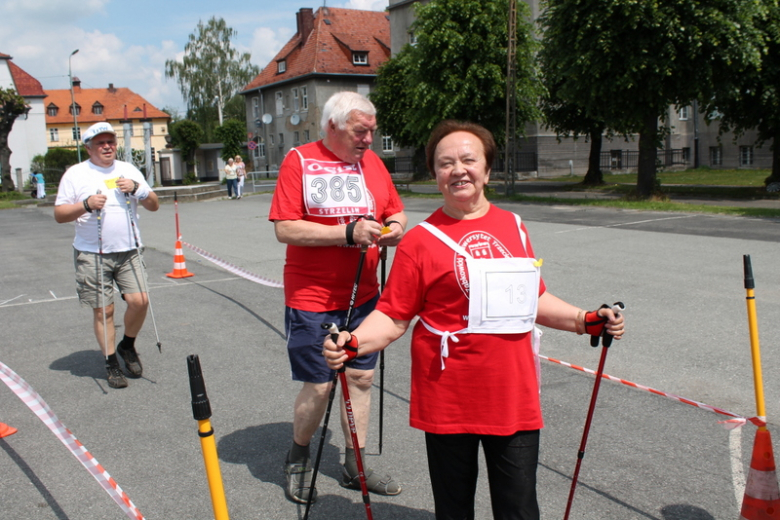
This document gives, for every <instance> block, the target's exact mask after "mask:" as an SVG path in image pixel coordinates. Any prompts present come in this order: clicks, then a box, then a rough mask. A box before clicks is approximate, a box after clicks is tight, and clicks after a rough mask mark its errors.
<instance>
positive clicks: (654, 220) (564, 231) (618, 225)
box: [555, 215, 697, 233]
mask: <svg viewBox="0 0 780 520" xmlns="http://www.w3.org/2000/svg"><path fill="white" fill-rule="evenodd" d="M695 216H697V215H681V216H675V217H664V218H651V219H647V220H637V221H635V222H622V223H620V224H609V225H607V226H588V227H582V228H575V229H565V230H563V231H556V232H555V233H571V232H573V231H583V230H586V229H599V228H612V227H620V226H633V225H636V224H646V223H648V222H661V221H663V220H676V219H681V218H691V217H695Z"/></svg>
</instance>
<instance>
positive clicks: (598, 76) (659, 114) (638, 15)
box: [540, 0, 763, 196]
mask: <svg viewBox="0 0 780 520" xmlns="http://www.w3.org/2000/svg"><path fill="white" fill-rule="evenodd" d="M762 9H763V7H762V5H761V2H759V1H750V2H746V1H744V0H654V1H645V0H640V1H638V0H548V4H547V10H546V12H545V14H544V16H543V17H542V18H541V20H540V22H541V25H542V27H543V29H544V49H543V51H542V53H543V54H545V56H543V58H542V59H543V61H544V62H545V64H546V67H549V68H550V70H549V71H546V72H545V73H546V74H549V75H550V76H551V77H553V78H557V79H559V80H560V82H559V83H558V84H557V85H556V86H557V92H556V95H557V96H558V97H559V98H560V99H561V100H562V101H564V102H571V103H575V104H576V105H577V106H579V107H580V108H581V109H582V112H583V115H585V116H587V117H589V118H591V119H594V120H597V121H603V122H604V123H605V124H606V125H607V127H609V128H613V129H615V130H616V131H617V132H620V133H625V134H632V133H639V134H640V140H639V149H640V150H639V153H640V156H639V168H638V170H639V171H638V180H637V191H638V192H639V194H640V195H643V196H649V195H650V194H651V193H652V191H653V190H654V188H655V168H656V166H655V158H656V150H657V147H658V146H659V145H660V144H661V137H662V135H663V134H662V132H661V131H659V129H658V120H659V119H661V120H663V119H664V118H665V116H666V113H667V109H668V107H669V105H685V104H688V103H690V102H691V100H693V99H709V98H711V97H712V96H713V94H714V92H715V88H716V87H715V85H716V82H718V83H721V84H722V85H727V84H729V83H732V82H733V81H734V80H735V79H736V78H738V77H739V76H740V74H742V72H743V71H744V70H745V67H747V66H748V65H749V64H751V63H757V62H758V60H759V58H760V41H761V36H760V32H759V31H758V30H757V29H756V27H755V26H754V22H755V20H756V17H757V15H758V14H759V13H760V12H761V10H762ZM732 84H733V83H732Z"/></svg>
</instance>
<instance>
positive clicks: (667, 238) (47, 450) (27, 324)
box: [0, 194, 780, 520]
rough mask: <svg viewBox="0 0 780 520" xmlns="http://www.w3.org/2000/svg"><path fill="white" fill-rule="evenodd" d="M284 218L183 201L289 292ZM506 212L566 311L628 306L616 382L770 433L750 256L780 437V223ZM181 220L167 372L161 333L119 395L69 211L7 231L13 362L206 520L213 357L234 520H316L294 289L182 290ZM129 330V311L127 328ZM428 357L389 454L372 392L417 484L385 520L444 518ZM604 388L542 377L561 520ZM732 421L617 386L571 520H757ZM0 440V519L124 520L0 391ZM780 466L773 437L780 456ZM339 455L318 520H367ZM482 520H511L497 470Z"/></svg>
mask: <svg viewBox="0 0 780 520" xmlns="http://www.w3.org/2000/svg"><path fill="white" fill-rule="evenodd" d="M270 200H271V196H270V195H269V194H254V195H251V196H247V197H244V198H243V199H242V200H226V199H222V200H213V201H205V202H197V203H186V204H185V203H180V204H179V205H178V213H179V223H180V231H181V235H182V238H183V240H184V241H185V242H188V243H190V244H192V245H194V246H197V247H199V248H201V249H203V250H205V251H208V252H209V253H211V254H212V255H213V256H215V257H218V258H220V259H222V260H224V261H226V262H229V263H230V264H232V265H235V266H238V267H241V268H243V269H246V270H247V271H249V272H252V273H254V274H257V275H259V276H261V277H264V278H267V279H272V280H279V281H281V280H282V269H283V264H284V247H283V246H282V245H281V244H279V243H278V242H277V241H276V240H275V237H274V233H273V226H272V225H271V224H270V223H269V222H268V220H267V217H268V208H269V205H270ZM405 204H406V205H407V213H408V215H409V218H410V222H411V223H417V222H419V221H421V220H422V219H424V218H425V217H426V216H427V215H428V214H430V213H431V212H432V211H433V210H434V209H435V208H437V207H438V206H439V205H440V201H438V200H435V199H426V200H423V199H413V198H407V199H405ZM500 205H501V206H502V207H506V208H507V209H512V210H513V211H516V212H517V213H518V214H520V215H521V217H522V218H523V220H524V222H525V223H526V225H527V226H528V229H529V233H530V237H531V240H532V242H533V245H534V248H535V250H536V253H537V255H538V256H540V257H542V258H543V259H544V266H543V268H542V275H543V276H544V278H545V281H546V283H547V286H548V289H549V290H550V291H551V292H552V293H553V294H555V295H557V296H559V297H562V298H563V299H565V300H567V301H570V302H572V303H574V304H576V305H579V306H581V307H584V308H589V309H590V308H595V307H597V306H599V305H600V304H601V303H612V302H613V301H616V300H621V301H623V302H625V303H626V306H627V311H626V317H627V333H626V337H625V338H624V339H623V340H622V341H620V342H616V343H615V345H614V346H613V347H612V348H611V349H610V351H609V355H608V358H607V361H606V370H605V371H606V373H608V374H610V375H612V376H614V377H617V378H622V379H624V380H625V381H628V382H633V383H637V384H639V385H644V386H647V387H651V388H654V389H657V390H660V391H662V392H665V393H668V394H675V395H677V396H681V397H684V398H686V399H690V400H694V401H697V402H700V403H703V404H705V405H709V406H712V407H718V408H722V409H725V410H728V411H729V412H732V413H734V414H737V415H740V416H744V417H752V416H754V415H756V403H755V395H754V386H753V376H752V374H753V371H752V364H751V354H750V340H749V334H748V323H747V316H746V310H745V308H746V306H745V289H744V284H743V270H742V269H743V264H742V262H743V255H746V254H748V255H750V257H751V260H752V265H753V271H754V275H755V280H756V302H757V310H758V325H759V331H760V337H761V339H762V341H763V342H762V344H761V358H762V362H763V376H764V393H765V399H766V408H767V416H768V418H769V429H770V431H771V432H773V433H775V434H776V435H775V437H777V436H778V435H780V433H777V430H778V429H777V425H778V424H780V423H778V421H777V419H776V418H777V417H780V382H778V377H777V374H778V373H779V372H778V370H780V350H779V349H778V345H777V338H778V337H780V330H778V329H780V319H778V318H780V270H778V269H777V262H778V253H779V252H780V248H778V241H779V239H778V236H779V235H778V230H779V229H780V221H778V220H777V219H756V218H741V217H739V218H738V217H728V216H718V215H701V214H692V213H691V214H687V213H657V212H638V211H626V210H615V209H602V208H582V207H575V206H562V205H548V204H528V203H524V204H500ZM174 211H175V206H174V205H172V204H166V205H163V206H162V207H161V208H160V210H159V211H158V212H156V213H148V212H142V215H141V218H140V219H139V226H140V228H141V230H142V234H143V240H144V242H145V244H146V246H147V249H146V252H145V253H144V259H145V261H146V264H147V269H148V273H149V278H150V285H151V299H152V308H153V311H154V318H155V319H154V322H155V323H156V325H157V330H158V333H159V336H160V340H161V343H162V353H158V352H157V348H156V346H155V344H156V341H157V339H156V335H155V330H154V327H153V320H152V319H151V316H149V317H148V318H147V320H146V324H145V326H144V329H143V331H142V332H141V334H140V336H139V338H138V342H137V344H138V348H139V351H140V353H141V359H142V361H143V363H144V377H143V378H142V379H138V380H130V386H129V387H128V388H126V389H122V390H115V389H111V388H108V386H107V385H106V381H105V371H104V369H103V362H102V359H101V356H100V354H99V352H98V350H97V344H96V342H95V339H94V335H93V332H92V330H91V312H90V311H89V309H86V308H81V307H80V306H79V304H78V301H77V299H76V296H75V284H74V280H73V267H72V249H71V243H72V239H73V226H72V224H56V223H55V222H54V219H53V217H52V208H51V207H24V208H20V209H14V210H7V211H2V212H0V244H2V247H0V259H1V260H2V265H3V266H4V269H3V271H2V274H0V320H2V325H3V334H2V338H3V340H2V342H1V343H0V361H2V362H3V363H5V364H6V365H7V366H8V367H10V368H11V369H12V370H14V371H15V372H17V373H18V374H19V376H21V377H22V378H24V379H25V380H26V381H27V382H28V383H29V384H30V385H31V386H32V387H33V388H34V389H35V390H36V391H37V392H38V393H39V394H40V395H41V397H42V398H43V399H44V400H45V401H46V402H47V403H48V405H49V407H50V408H51V410H52V411H53V412H54V413H55V414H56V415H57V416H58V417H59V419H60V420H61V421H62V422H63V423H64V424H65V426H67V427H68V428H69V429H70V431H71V432H73V434H74V435H75V436H76V437H77V438H78V439H79V441H80V442H81V443H83V445H84V446H85V448H86V449H87V450H89V452H90V453H91V454H92V455H93V456H94V457H95V458H96V459H97V461H99V462H100V464H101V465H102V467H103V468H105V470H106V471H107V472H108V473H109V474H110V475H111V477H112V478H113V479H114V480H115V481H116V483H117V484H118V485H119V486H121V488H122V489H123V490H124V491H125V492H126V493H127V495H128V496H129V498H130V499H131V500H132V501H133V503H134V504H135V505H136V506H137V507H138V508H139V510H140V511H141V513H142V514H143V515H144V516H145V517H146V518H148V519H162V518H165V519H174V518H175V519H207V518H213V512H212V507H211V502H210V498H209V488H208V483H207V479H206V474H205V471H204V464H203V458H202V454H201V448H200V439H199V437H198V435H197V423H196V422H195V420H194V419H193V417H192V409H191V404H190V393H189V381H188V375H187V368H186V357H187V356H188V355H190V354H197V355H198V356H199V358H200V361H201V366H202V369H203V374H204V379H205V383H206V387H207V391H208V395H209V397H210V400H211V407H212V410H213V417H212V418H211V421H212V425H213V427H214V429H215V432H216V440H217V449H218V453H219V462H220V467H221V471H222V476H223V481H224V485H225V494H226V499H227V504H228V508H229V511H230V516H231V518H235V519H291V520H292V519H299V518H302V517H303V508H302V507H299V506H297V505H295V504H292V503H291V502H289V501H287V500H286V499H285V497H284V493H283V486H284V476H283V472H282V467H283V463H284V456H285V452H286V450H287V447H288V445H289V440H290V438H291V432H292V425H291V418H292V402H293V399H294V397H295V395H296V393H297V390H298V385H297V384H296V383H293V382H292V381H291V380H290V376H289V368H288V362H287V354H286V350H285V339H284V331H283V330H284V327H283V306H284V298H283V294H282V290H281V289H277V288H271V287H268V286H264V285H261V284H257V283H253V282H250V281H247V280H245V279H243V278H241V277H238V276H236V275H234V274H232V273H230V272H228V271H226V270H224V269H222V268H220V267H218V266H217V265H215V264H214V263H212V262H210V261H208V260H206V259H204V258H202V257H200V256H199V255H197V254H195V253H194V252H193V251H191V250H189V249H187V248H186V247H185V249H184V255H185V258H186V267H187V269H188V270H189V271H190V272H192V273H194V276H193V277H191V278H186V279H179V280H176V279H172V278H169V277H167V276H166V274H167V273H170V272H172V270H173V255H174V244H175V240H176V228H175V213H174ZM390 262H392V255H391V259H390ZM122 312H123V308H122V305H121V304H119V305H118V309H117V322H118V323H121V316H122ZM121 333H122V329H121V328H120V329H119V331H118V334H121ZM408 349H409V335H408V334H407V335H406V336H404V337H403V338H402V339H401V340H399V341H398V342H397V343H396V344H394V345H392V346H391V347H389V348H388V350H387V353H386V359H387V363H386V365H387V367H386V375H385V392H386V393H385V399H384V405H385V410H384V413H385V415H384V439H383V452H382V454H381V456H380V455H379V454H378V448H377V436H378V432H377V429H378V402H379V398H378V389H376V390H375V394H374V406H373V409H372V415H373V417H372V426H371V432H370V434H369V446H368V450H367V451H368V454H369V455H368V463H369V464H370V465H371V466H372V467H374V468H376V469H377V470H379V471H382V472H389V473H391V474H392V475H393V476H394V477H395V478H396V479H398V480H400V481H401V482H402V484H403V486H404V491H403V493H402V494H401V495H399V496H397V497H379V496H375V495H372V496H371V499H372V506H373V509H374V517H375V518H376V519H378V520H380V519H389V518H394V519H395V518H400V519H411V520H417V519H419V520H423V519H425V520H431V519H433V518H434V515H433V503H432V499H431V493H430V487H429V482H428V474H427V467H426V463H425V449H424V438H423V434H422V433H421V432H419V431H417V430H414V429H411V428H410V427H409V426H408V399H409V354H408ZM542 354H543V355H545V356H548V357H550V358H554V359H559V360H562V361H565V362H567V363H571V364H574V365H578V366H582V367H587V368H590V369H595V368H596V366H597V364H598V359H599V355H600V350H599V349H593V348H591V347H590V346H589V345H588V340H587V339H586V338H583V337H580V336H577V335H574V334H570V333H562V332H559V331H553V330H546V331H545V335H544V337H543V339H542ZM377 381H378V378H377ZM593 381H594V379H593V376H592V375H589V374H586V373H583V372H582V371H578V370H573V369H571V368H568V367H565V366H562V365H560V364H557V363H551V362H546V361H545V362H543V363H542V389H541V392H542V403H543V409H544V415H545V428H544V430H543V432H542V447H541V455H540V465H539V471H538V479H539V484H538V491H539V501H540V506H541V509H542V518H544V519H554V518H562V517H563V513H564V510H565V507H566V499H567V497H568V493H569V488H570V485H571V475H572V472H573V470H574V466H575V463H576V460H577V451H578V448H579V446H580V442H581V437H582V430H583V425H584V422H585V416H586V413H587V409H588V403H589V401H590V397H591V391H592V388H593ZM725 418H726V417H723V416H720V415H718V414H715V413H713V412H711V411H709V410H706V409H704V408H702V407H696V406H691V405H689V404H684V403H681V402H679V401H678V400H675V399H672V398H667V397H661V396H658V395H655V394H653V393H651V392H648V391H646V390H641V389H636V388H632V387H630V386H628V385H626V384H620V383H616V382H612V381H606V380H605V381H604V382H603V383H602V385H601V391H600V393H599V398H598V403H597V405H596V409H595V414H594V418H593V424H592V426H591V431H590V435H589V437H588V444H587V449H586V454H585V457H584V459H583V463H582V469H581V472H580V477H579V486H578V487H577V492H576V496H575V499H574V503H573V506H572V513H571V517H570V518H572V519H587V520H591V519H592V520H603V519H610V520H611V519H615V520H618V519H620V520H623V519H659V520H672V519H679V520H682V519H690V520H710V519H718V520H720V519H733V518H736V517H738V514H739V507H740V505H741V501H742V495H743V493H744V486H745V482H744V481H745V478H746V476H747V473H748V467H749V464H750V456H751V453H752V444H753V438H754V435H755V427H754V426H752V425H750V424H749V425H747V426H745V427H743V428H741V429H735V430H727V429H725V428H724V427H723V426H722V425H720V424H718V421H720V420H723V419H725ZM0 421H1V422H5V423H8V424H10V425H12V426H14V427H16V428H18V429H19V432H18V433H16V434H14V435H12V436H10V437H7V438H3V439H0V448H1V449H2V453H0V473H2V475H3V478H2V482H3V483H2V486H0V517H1V518H9V519H22V518H24V519H35V520H37V519H41V520H44V519H45V520H48V519H58V520H62V519H74V520H75V519H79V520H93V519H119V518H123V517H125V514H124V513H123V512H122V511H121V510H120V508H119V507H118V506H117V505H116V504H115V503H114V502H113V501H112V500H111V499H110V497H109V496H108V495H107V494H106V493H105V492H104V491H103V490H102V489H101V488H100V487H99V485H98V483H97V482H96V481H95V480H94V479H93V478H92V477H91V476H90V475H89V474H88V473H87V471H86V470H85V469H84V468H83V467H82V466H81V464H80V463H79V462H78V461H77V460H76V458H74V457H73V456H72V455H71V454H70V453H69V451H68V449H67V448H66V447H65V446H64V445H63V444H62V443H60V442H59V441H58V440H57V439H56V438H55V436H54V435H53V434H52V433H51V432H50V431H49V430H48V428H47V427H46V426H45V425H44V424H43V423H42V422H41V421H40V420H39V419H38V418H37V417H36V415H35V414H33V413H32V412H31V411H30V410H29V409H28V408H27V407H26V406H25V405H24V403H23V402H22V401H21V400H20V399H19V398H17V397H16V396H15V395H14V394H13V393H12V392H11V391H10V390H9V389H8V388H6V386H5V385H2V384H0ZM332 424H333V421H332ZM315 438H316V439H318V438H319V433H318V434H317V435H316V436H315ZM779 446H780V444H778V442H777V439H775V442H774V450H775V452H776V451H777V448H778V447H779ZM340 457H343V437H342V434H341V432H340V431H338V429H337V430H336V431H333V432H331V433H329V434H328V436H327V438H326V446H325V449H324V455H323V462H322V468H321V470H322V474H321V475H320V477H319V480H318V488H319V492H320V499H319V501H318V502H317V503H316V504H315V505H314V507H313V509H312V511H311V514H310V518H311V519H312V520H319V519H340V520H351V519H360V518H365V511H364V508H363V505H362V502H361V497H360V493H359V492H355V491H350V490H346V489H343V488H341V487H340V486H339V485H338V477H339V471H340V470H339V460H340ZM476 518H477V519H489V518H491V513H490V500H489V493H488V490H487V485H486V479H485V473H484V471H483V472H482V474H481V478H480V483H479V486H478V491H477V516H476Z"/></svg>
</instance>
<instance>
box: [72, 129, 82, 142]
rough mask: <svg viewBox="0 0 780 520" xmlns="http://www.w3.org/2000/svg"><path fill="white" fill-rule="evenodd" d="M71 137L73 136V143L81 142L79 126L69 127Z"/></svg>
mask: <svg viewBox="0 0 780 520" xmlns="http://www.w3.org/2000/svg"><path fill="white" fill-rule="evenodd" d="M70 132H71V135H72V136H73V140H74V141H81V127H80V126H72V127H70Z"/></svg>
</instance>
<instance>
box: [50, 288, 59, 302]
mask: <svg viewBox="0 0 780 520" xmlns="http://www.w3.org/2000/svg"><path fill="white" fill-rule="evenodd" d="M49 294H51V295H52V296H54V299H55V300H56V299H57V295H56V294H54V291H52V290H49Z"/></svg>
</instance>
